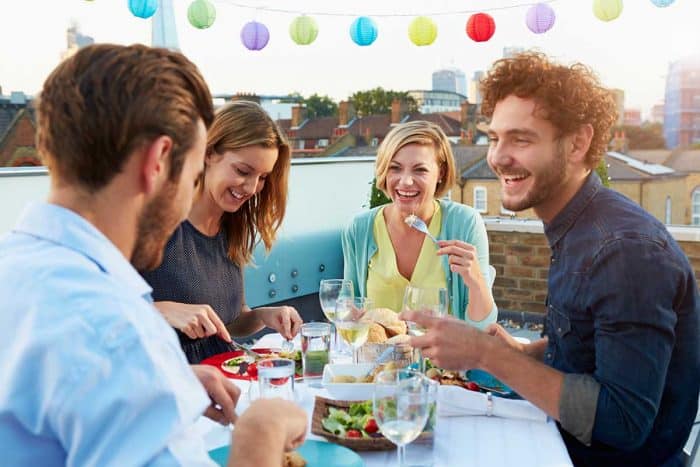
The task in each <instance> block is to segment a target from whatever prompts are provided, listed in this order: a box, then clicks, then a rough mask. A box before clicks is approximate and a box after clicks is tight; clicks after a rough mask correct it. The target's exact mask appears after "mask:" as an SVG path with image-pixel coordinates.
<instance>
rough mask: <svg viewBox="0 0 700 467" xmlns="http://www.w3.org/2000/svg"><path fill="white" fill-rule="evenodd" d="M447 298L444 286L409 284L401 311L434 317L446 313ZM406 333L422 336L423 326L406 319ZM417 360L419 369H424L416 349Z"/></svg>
mask: <svg viewBox="0 0 700 467" xmlns="http://www.w3.org/2000/svg"><path fill="white" fill-rule="evenodd" d="M448 301H449V298H448V296H447V289H446V288H444V287H418V286H414V285H409V286H408V287H406V291H405V292H404V295H403V311H409V310H410V311H418V312H421V313H425V314H427V315H429V316H432V317H435V318H438V317H440V318H442V317H444V316H446V315H447V308H448ZM406 326H407V327H408V335H410V336H422V335H423V334H425V328H423V327H422V326H419V325H418V324H416V323H414V322H412V321H406ZM417 359H418V362H419V364H420V369H421V371H425V360H424V359H423V356H422V355H421V353H420V350H419V351H418V358H417Z"/></svg>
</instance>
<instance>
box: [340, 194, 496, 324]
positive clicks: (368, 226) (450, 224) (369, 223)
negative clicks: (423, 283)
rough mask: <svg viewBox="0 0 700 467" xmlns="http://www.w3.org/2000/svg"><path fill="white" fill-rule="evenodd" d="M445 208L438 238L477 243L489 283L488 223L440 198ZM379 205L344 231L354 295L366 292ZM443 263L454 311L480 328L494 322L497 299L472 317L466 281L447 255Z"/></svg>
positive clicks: (466, 208)
mask: <svg viewBox="0 0 700 467" xmlns="http://www.w3.org/2000/svg"><path fill="white" fill-rule="evenodd" d="M439 202H440V209H441V210H442V225H441V226H440V233H439V234H438V236H437V238H438V240H462V241H465V242H467V243H469V244H471V245H474V246H475V247H476V251H477V256H478V258H479V267H480V268H481V273H482V274H483V275H484V278H485V279H486V283H487V284H488V274H489V242H488V237H487V235H486V227H485V226H484V221H483V220H482V219H481V215H479V213H478V212H476V210H475V209H474V208H472V207H470V206H466V205H464V204H460V203H455V202H453V201H449V200H446V199H440V200H439ZM379 209H380V208H379V207H376V208H374V209H371V210H369V211H367V212H363V213H361V214H359V215H358V216H356V217H355V218H354V219H353V220H352V222H351V223H350V225H349V226H348V227H347V228H346V229H345V230H344V231H343V260H344V263H345V270H344V277H345V279H350V280H352V283H353V285H354V287H355V295H359V296H361V297H364V296H366V294H367V271H368V266H369V260H370V258H372V256H373V255H374V254H375V253H376V252H377V243H376V241H375V240H374V219H375V217H376V216H377V213H378V212H379ZM442 266H443V269H444V271H445V276H446V279H447V290H448V292H449V295H450V309H451V310H452V314H453V316H455V317H458V318H459V319H462V320H464V321H466V322H467V323H469V324H471V325H472V326H475V327H477V328H480V329H484V328H485V327H486V326H488V325H489V324H491V323H495V322H496V319H497V317H498V308H497V307H496V304H495V302H494V305H493V309H492V310H491V312H490V313H489V314H488V316H486V318H484V319H483V320H482V321H473V320H471V319H469V317H468V316H467V314H466V310H467V304H468V303H469V289H468V288H467V286H466V285H465V284H464V281H463V280H462V276H460V275H459V274H458V273H456V272H451V271H450V266H449V264H448V262H447V256H443V257H442Z"/></svg>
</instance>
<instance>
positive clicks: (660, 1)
mask: <svg viewBox="0 0 700 467" xmlns="http://www.w3.org/2000/svg"><path fill="white" fill-rule="evenodd" d="M675 1H676V0H651V3H653V4H654V5H656V6H658V7H659V8H666V7H667V6H669V5H670V4H671V3H673V2H675Z"/></svg>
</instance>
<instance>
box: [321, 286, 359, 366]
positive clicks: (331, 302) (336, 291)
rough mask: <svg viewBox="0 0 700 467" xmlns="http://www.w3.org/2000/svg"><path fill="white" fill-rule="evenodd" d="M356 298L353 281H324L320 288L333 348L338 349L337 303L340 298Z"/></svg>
mask: <svg viewBox="0 0 700 467" xmlns="http://www.w3.org/2000/svg"><path fill="white" fill-rule="evenodd" d="M354 296H355V292H354V287H353V284H352V281H351V280H349V279H323V280H321V283H320V284H319V286H318V301H319V302H320V303H321V310H322V311H323V314H324V315H326V318H327V319H328V321H329V322H330V323H331V327H332V329H331V332H332V333H333V338H332V341H333V347H334V348H335V351H336V352H338V353H340V352H339V349H338V334H337V332H336V329H335V323H334V321H335V303H336V301H337V300H338V298H342V297H349V298H352V297H354Z"/></svg>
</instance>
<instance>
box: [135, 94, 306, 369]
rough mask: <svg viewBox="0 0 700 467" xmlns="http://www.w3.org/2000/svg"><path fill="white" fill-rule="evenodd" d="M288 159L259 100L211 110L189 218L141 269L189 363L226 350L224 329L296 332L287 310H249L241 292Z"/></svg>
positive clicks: (283, 183) (279, 203) (280, 202)
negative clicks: (156, 260)
mask: <svg viewBox="0 0 700 467" xmlns="http://www.w3.org/2000/svg"><path fill="white" fill-rule="evenodd" d="M290 157H291V156H290V149H289V144H288V143H287V140H286V138H285V136H284V134H283V133H282V131H281V130H280V129H279V127H278V126H277V125H276V124H275V122H274V121H273V120H272V119H271V118H270V117H269V115H267V113H266V112H265V111H264V110H263V109H262V107H260V106H259V105H257V104H255V103H253V102H248V101H237V102H234V103H231V104H229V105H227V106H225V107H223V108H222V109H220V110H219V112H218V113H217V115H216V117H215V119H214V123H213V124H212V126H211V128H210V129H209V132H208V137H207V153H206V158H205V169H204V171H203V173H202V175H201V176H200V178H199V180H198V182H197V183H198V194H197V197H196V199H195V201H194V204H193V205H192V209H191V210H190V213H189V216H188V218H187V220H185V221H184V222H183V223H182V224H180V226H179V227H178V228H177V230H176V231H175V233H174V234H173V236H172V237H171V238H170V240H169V241H168V244H167V246H166V247H165V252H164V256H163V262H162V264H161V265H160V266H159V267H158V268H157V269H155V270H153V271H150V272H144V273H142V274H143V277H144V278H145V279H146V281H148V283H149V284H150V285H151V287H153V299H154V300H155V305H156V307H157V308H158V309H159V310H160V312H161V313H162V314H163V316H164V317H165V319H166V320H167V321H168V323H170V325H171V326H173V327H174V328H176V329H177V330H178V335H179V337H180V343H181V344H182V348H183V350H184V351H185V354H186V355H187V359H188V360H189V362H190V363H199V362H200V361H201V360H203V359H205V358H207V357H209V356H211V355H215V354H217V353H221V352H225V351H227V350H229V347H228V345H226V343H225V342H224V341H230V340H231V334H232V335H233V336H246V335H249V334H253V333H255V332H257V331H259V330H260V329H262V328H263V327H265V326H268V327H270V328H272V329H275V330H276V331H278V332H279V333H280V334H282V336H283V337H285V338H287V339H291V338H292V337H293V336H294V335H295V334H296V333H297V332H298V331H299V328H300V326H301V322H302V321H301V318H300V317H299V314H298V313H297V311H296V310H295V309H294V308H292V307H286V306H283V307H261V308H256V309H255V310H252V309H250V308H249V307H248V306H247V305H246V304H245V295H244V291H243V267H244V266H245V265H246V264H247V263H248V262H249V261H250V259H251V257H252V253H253V249H254V247H255V244H256V243H257V242H258V241H262V242H263V243H264V245H265V248H266V249H267V250H268V251H269V250H270V248H271V247H272V244H273V242H274V240H275V234H276V232H277V230H278V228H279V227H280V224H281V223H282V219H283V218H284V213H285V207H286V202H287V180H288V177H289V167H290Z"/></svg>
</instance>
